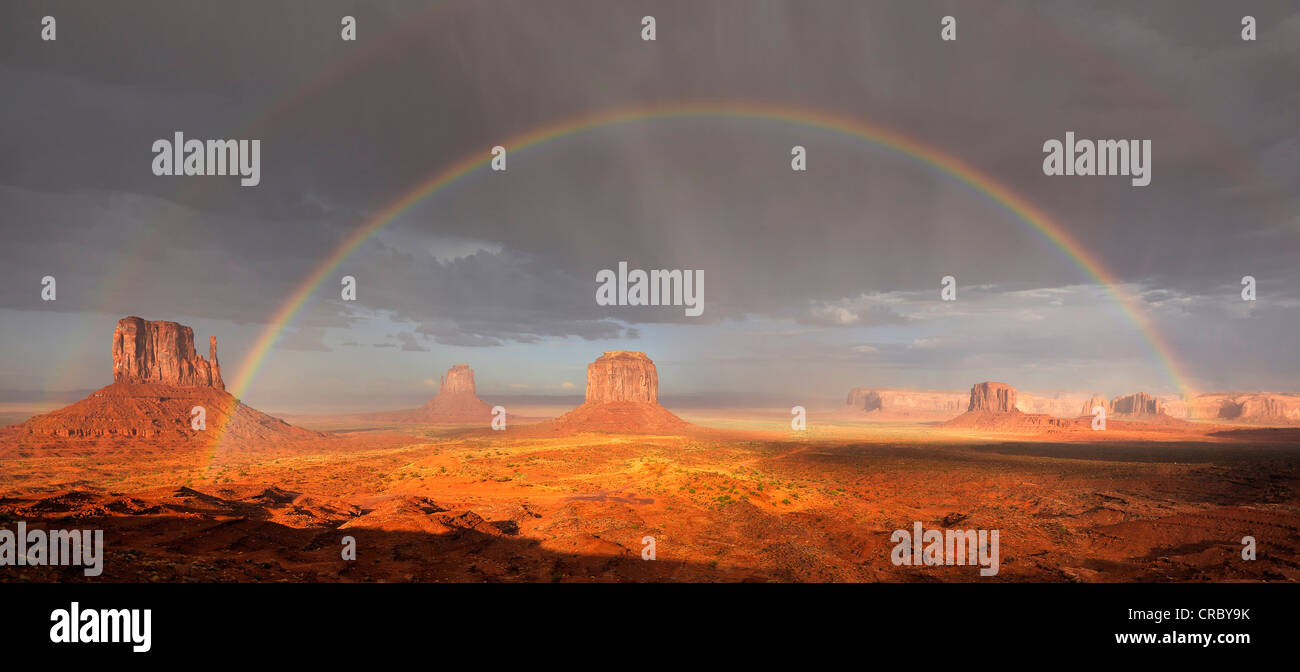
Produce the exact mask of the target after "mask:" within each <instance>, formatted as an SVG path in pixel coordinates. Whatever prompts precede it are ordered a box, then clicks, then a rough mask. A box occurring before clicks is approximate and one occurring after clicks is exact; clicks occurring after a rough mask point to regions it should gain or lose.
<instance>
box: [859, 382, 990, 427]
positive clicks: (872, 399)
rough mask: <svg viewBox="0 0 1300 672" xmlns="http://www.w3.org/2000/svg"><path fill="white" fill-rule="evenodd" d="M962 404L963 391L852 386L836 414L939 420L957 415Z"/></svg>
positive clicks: (963, 406)
mask: <svg viewBox="0 0 1300 672" xmlns="http://www.w3.org/2000/svg"><path fill="white" fill-rule="evenodd" d="M965 408H966V395H965V393H963V392H952V391H946V390H898V389H888V388H870V387H855V388H853V389H851V390H849V394H848V398H847V399H846V400H845V405H844V408H843V409H841V410H840V411H839V412H838V413H837V415H840V416H844V417H853V416H855V415H857V416H864V415H865V416H866V417H868V418H881V419H884V418H896V419H903V418H909V417H916V418H920V419H935V420H939V419H946V418H951V417H953V416H956V415H958V414H959V413H961V412H962V411H963V410H965Z"/></svg>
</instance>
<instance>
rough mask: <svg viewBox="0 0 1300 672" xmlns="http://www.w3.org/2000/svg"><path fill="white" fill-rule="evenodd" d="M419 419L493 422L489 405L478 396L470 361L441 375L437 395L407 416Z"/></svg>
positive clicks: (421, 420)
mask: <svg viewBox="0 0 1300 672" xmlns="http://www.w3.org/2000/svg"><path fill="white" fill-rule="evenodd" d="M410 419H411V420H415V421H418V422H473V423H478V422H482V423H488V422H491V421H492V406H491V405H489V404H488V403H487V402H485V401H483V400H482V399H479V398H478V394H477V388H475V386H474V370H473V369H471V368H469V364H457V365H455V366H453V367H451V368H450V369H447V373H446V374H444V375H443V377H442V386H441V387H440V388H439V389H438V396H436V397H434V398H433V399H430V400H429V403H427V404H425V405H424V406H422V407H420V408H418V409H416V413H415V414H414V415H413V416H412V417H411V418H410Z"/></svg>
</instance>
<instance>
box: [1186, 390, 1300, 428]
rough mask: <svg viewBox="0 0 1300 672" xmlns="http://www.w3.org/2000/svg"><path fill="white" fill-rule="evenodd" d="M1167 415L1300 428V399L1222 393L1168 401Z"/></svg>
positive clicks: (1275, 395) (1285, 395)
mask: <svg viewBox="0 0 1300 672" xmlns="http://www.w3.org/2000/svg"><path fill="white" fill-rule="evenodd" d="M1164 410H1165V413H1167V414H1169V415H1171V416H1173V417H1176V418H1187V419H1189V420H1222V421H1226V422H1232V423H1245V424H1253V425H1277V426H1286V425H1295V424H1300V396H1297V395H1294V394H1277V393H1268V392H1218V393H1207V394H1200V395H1197V396H1195V397H1193V398H1191V399H1188V400H1186V401H1184V400H1181V399H1178V400H1165V401H1164Z"/></svg>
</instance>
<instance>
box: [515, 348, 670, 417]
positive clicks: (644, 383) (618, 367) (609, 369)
mask: <svg viewBox="0 0 1300 672" xmlns="http://www.w3.org/2000/svg"><path fill="white" fill-rule="evenodd" d="M691 426H692V425H691V424H690V423H688V422H686V421H685V420H682V419H681V418H679V417H677V416H676V415H673V414H672V413H671V412H669V411H668V409H666V408H664V407H663V406H660V405H659V372H658V371H657V370H656V369H655V364H654V362H652V361H650V358H649V357H647V356H646V354H645V353H644V352H631V351H628V350H613V351H610V352H606V353H605V354H603V355H601V356H600V357H598V358H597V359H596V361H594V362H592V363H591V364H589V365H587V401H586V403H584V404H582V405H581V406H579V407H577V408H575V409H573V410H572V411H569V412H568V413H565V414H564V415H562V416H560V417H558V418H556V419H554V420H552V421H549V422H547V423H542V425H541V426H539V427H540V428H541V429H543V430H558V431H563V432H584V431H594V432H610V433H628V434H647V433H659V432H676V431H681V430H684V429H688V428H690V427H691Z"/></svg>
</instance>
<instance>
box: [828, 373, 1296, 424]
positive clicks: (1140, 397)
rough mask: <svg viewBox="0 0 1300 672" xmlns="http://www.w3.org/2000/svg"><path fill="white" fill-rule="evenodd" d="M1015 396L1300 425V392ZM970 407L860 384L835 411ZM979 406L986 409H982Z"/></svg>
mask: <svg viewBox="0 0 1300 672" xmlns="http://www.w3.org/2000/svg"><path fill="white" fill-rule="evenodd" d="M981 385H983V384H981ZM988 385H990V386H991V387H989V388H983V389H984V390H985V391H987V392H989V393H993V394H996V393H997V392H996V391H995V390H996V389H998V388H997V386H998V385H1005V384H1003V383H998V384H993V383H988ZM977 387H978V386H977ZM1006 387H1008V388H1010V387H1011V386H1009V385H1007V386H1006ZM1011 389H1012V390H1014V388H1011ZM1013 398H1014V402H1013V404H1012V405H1013V407H1014V409H1015V410H1018V411H1020V412H1022V413H1025V414H1027V415H1047V416H1051V417H1054V418H1078V417H1080V416H1089V417H1091V416H1092V414H1093V412H1092V409H1093V408H1094V407H1096V406H1101V407H1103V408H1105V409H1106V414H1107V417H1117V418H1119V419H1123V420H1137V421H1143V420H1145V421H1164V420H1165V419H1173V420H1210V421H1219V422H1231V423H1241V424H1252V425H1273V426H1284V425H1296V424H1300V396H1298V395H1293V394H1277V393H1266V392H1240V393H1212V394H1201V395H1197V396H1196V397H1193V398H1192V399H1191V400H1188V401H1183V400H1182V399H1178V398H1168V397H1156V396H1154V395H1151V394H1147V393H1145V392H1135V393H1133V394H1128V395H1124V396H1120V397H1115V398H1113V399H1110V400H1107V399H1106V398H1105V397H1101V396H1096V395H1094V396H1092V397H1090V398H1089V397H1084V396H1070V395H1061V396H1054V397H1045V396H1038V395H1033V394H1025V393H1021V392H1016V393H1015V394H1014V397H1013ZM980 403H981V404H983V403H984V401H983V400H981V402H980ZM970 410H972V409H971V408H970V395H969V394H967V393H963V392H957V391H948V390H903V389H890V388H868V387H856V388H853V389H852V390H850V391H849V394H848V397H847V399H846V403H845V406H844V407H842V408H841V409H840V410H838V411H836V412H835V413H834V416H835V417H838V418H843V419H871V420H887V421H888V420H898V421H907V420H913V421H927V420H928V421H935V422H938V421H945V420H951V419H953V418H955V417H957V416H958V415H961V414H962V413H963V412H968V411H970ZM978 410H987V409H985V408H983V407H981V408H980V409H978Z"/></svg>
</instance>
